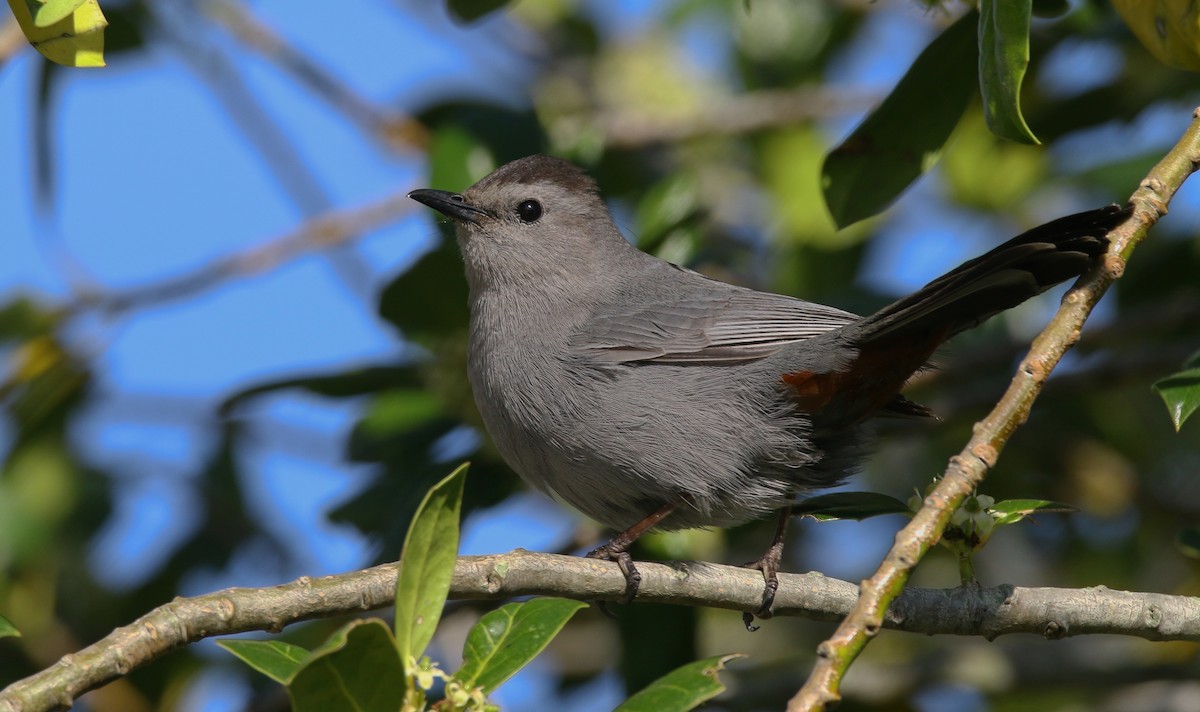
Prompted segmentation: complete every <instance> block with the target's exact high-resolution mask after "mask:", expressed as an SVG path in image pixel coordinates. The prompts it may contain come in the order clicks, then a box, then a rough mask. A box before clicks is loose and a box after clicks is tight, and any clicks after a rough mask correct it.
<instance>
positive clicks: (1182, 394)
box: [1154, 352, 1200, 432]
mask: <svg viewBox="0 0 1200 712" xmlns="http://www.w3.org/2000/svg"><path fill="white" fill-rule="evenodd" d="M1183 368H1184V370H1182V371H1180V372H1179V373H1176V374H1172V375H1170V376H1167V377H1166V378H1164V379H1162V380H1161V381H1158V382H1157V383H1155V384H1154V390H1156V391H1158V395H1159V397H1161V398H1162V399H1163V403H1165V404H1166V405H1167V412H1168V413H1170V414H1171V422H1172V423H1174V424H1175V432H1179V429H1180V428H1182V427H1183V423H1184V421H1186V420H1187V419H1188V418H1189V417H1191V415H1192V413H1195V412H1196V409H1197V408H1200V352H1197V353H1195V354H1193V355H1192V357H1191V358H1189V359H1188V361H1187V363H1185V364H1184V365H1183Z"/></svg>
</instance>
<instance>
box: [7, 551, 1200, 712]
mask: <svg viewBox="0 0 1200 712" xmlns="http://www.w3.org/2000/svg"><path fill="white" fill-rule="evenodd" d="M638 569H639V570H640V571H641V572H642V576H643V579H642V585H641V588H640V590H639V593H638V597H637V601H638V602H646V603H673V604H682V605H691V606H708V607H711V608H725V609H729V610H732V611H746V610H751V609H753V608H755V607H756V606H758V604H759V603H760V602H761V598H762V575H761V574H760V573H758V572H757V571H753V570H750V569H746V568H741V567H734V566H721V565H717V564H707V563H701V562H691V561H687V562H684V561H677V562H670V563H665V564H663V563H649V562H647V563H639V564H638ZM857 588H858V587H857V586H855V585H854V584H852V583H850V582H848V581H840V580H838V579H832V578H828V577H826V576H822V575H821V574H816V573H810V574H780V575H779V592H778V594H777V595H776V598H775V611H776V615H785V616H802V617H806V618H811V619H815V620H836V619H838V618H840V617H841V616H843V615H845V614H846V613H847V612H848V611H850V609H851V607H852V606H853V605H854V601H855V598H856V597H857V594H858V591H857ZM395 589H396V567H395V565H394V564H385V565H382V566H376V567H373V568H370V569H365V570H362V571H353V572H350V573H346V574H339V575H336V576H325V577H322V578H317V579H312V578H308V577H304V578H300V579H297V580H296V581H293V582H292V583H288V584H284V585H282V586H272V587H269V588H231V589H226V590H224V591H218V592H216V593H210V594H205V595H203V596H195V597H192V598H177V599H175V600H174V601H172V602H170V603H167V604H165V605H163V606H160V607H158V608H156V609H155V610H153V611H151V612H150V613H148V614H146V615H145V616H142V617H141V618H139V619H138V620H136V621H134V622H133V623H131V624H130V625H127V626H124V627H121V628H117V629H116V630H114V631H113V632H112V633H110V634H109V635H107V636H106V637H104V638H103V639H101V640H99V641H97V642H96V643H93V644H92V645H90V646H88V647H86V648H84V649H83V650H81V651H79V652H78V653H73V654H71V655H67V656H64V657H63V658H62V659H61V660H60V661H59V662H58V663H57V664H55V665H54V666H52V667H50V668H47V669H46V670H43V671H42V672H39V673H37V674H35V675H32V676H30V677H28V678H25V679H24V680H20V681H18V682H15V683H13V684H12V685H10V686H8V687H7V688H5V689H4V690H3V691H0V712H40V711H41V710H51V709H56V708H65V707H69V706H70V705H71V704H72V703H73V702H74V700H75V699H77V698H78V697H79V696H80V695H81V694H83V693H84V692H86V691H88V690H90V689H93V688H95V687H99V686H100V685H103V684H105V683H107V682H111V681H113V680H115V679H117V678H119V677H121V676H123V675H127V674H128V673H129V672H130V671H131V670H134V669H135V668H138V667H141V666H143V665H146V664H148V663H150V662H152V661H153V660H156V659H158V658H160V657H162V656H163V655H165V654H167V653H169V652H170V651H172V650H175V649H177V648H181V647H183V646H185V645H188V644H190V643H195V642H197V641H199V640H202V639H204V638H209V637H212V636H218V635H231V634H233V633H242V632H245V631H256V630H266V631H272V632H277V631H279V630H282V629H283V627H284V626H287V625H289V624H291V623H296V622H298V621H303V620H310V619H314V618H326V617H330V616H339V615H348V614H353V613H358V612H361V611H367V610H374V609H378V608H384V607H387V606H390V605H391V604H392V600H393V597H394V595H395ZM528 595H552V596H564V597H567V598H574V599H579V600H605V601H619V600H621V599H622V598H623V597H624V595H625V577H624V576H623V575H622V574H621V572H620V569H619V568H618V567H617V566H616V565H615V564H613V563H612V562H607V561H597V560H595V559H586V558H582V557H575V556H560V555H557V554H536V553H531V552H527V551H521V550H517V551H514V552H512V553H509V554H498V555H492V556H464V557H460V558H459V560H458V564H457V566H456V567H455V570H454V580H453V581H452V583H451V586H450V597H451V598H453V599H460V600H505V599H509V598H513V597H516V596H528ZM884 625H885V626H887V627H889V628H895V629H897V630H904V631H910V632H914V633H923V634H926V635H933V634H948V635H971V636H975V635H978V636H983V637H986V638H988V639H992V638H995V637H997V636H1000V635H1005V634H1009V633H1038V634H1041V635H1044V636H1046V637H1047V638H1051V639H1058V638H1064V637H1067V636H1072V635H1083V634H1088V633H1115V634H1120V635H1130V636H1136V637H1141V638H1146V639H1148V640H1188V641H1200V598H1189V597H1185V596H1170V595H1166V594H1158V593H1131V592H1124V591H1112V590H1109V589H1107V588H1104V587H1098V588H1089V589H1082V590H1074V589H1058V588H1021V587H1017V586H1010V585H1004V586H996V587H993V588H976V587H972V588H954V589H943V590H939V589H918V588H914V589H909V590H907V591H905V592H904V593H903V594H902V595H901V596H900V597H899V599H898V600H897V601H896V602H895V605H893V606H892V608H891V610H890V611H889V612H888V614H887V615H886V617H885V618H884Z"/></svg>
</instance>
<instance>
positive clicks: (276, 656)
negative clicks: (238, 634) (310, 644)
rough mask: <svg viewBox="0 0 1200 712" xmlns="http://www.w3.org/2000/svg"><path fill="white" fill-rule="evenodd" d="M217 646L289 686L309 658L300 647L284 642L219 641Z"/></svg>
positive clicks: (307, 653)
mask: <svg viewBox="0 0 1200 712" xmlns="http://www.w3.org/2000/svg"><path fill="white" fill-rule="evenodd" d="M217 645H219V646H221V647H222V648H225V649H226V650H228V651H229V652H230V653H233V655H234V656H236V657H237V658H238V659H239V660H241V661H242V662H244V663H246V664H247V665H249V666H250V667H252V668H254V669H255V670H257V671H259V672H261V673H262V674H264V675H266V676H267V677H269V678H271V679H272V680H274V681H275V682H278V683H282V684H284V685H286V684H287V682H288V680H290V679H291V678H292V675H295V674H296V671H297V670H299V669H300V668H301V666H302V664H303V663H304V661H305V660H306V659H307V658H308V656H309V652H308V651H307V650H305V649H304V648H301V647H300V646H299V645H292V644H291V643H285V642H283V641H282V640H238V639H232V640H218V641H217Z"/></svg>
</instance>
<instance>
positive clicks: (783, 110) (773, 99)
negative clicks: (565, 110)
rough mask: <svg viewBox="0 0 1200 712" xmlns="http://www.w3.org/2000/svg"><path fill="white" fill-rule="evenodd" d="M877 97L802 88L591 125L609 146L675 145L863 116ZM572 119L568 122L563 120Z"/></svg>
mask: <svg viewBox="0 0 1200 712" xmlns="http://www.w3.org/2000/svg"><path fill="white" fill-rule="evenodd" d="M879 100H880V96H879V95H878V94H877V93H853V92H848V91H845V90H830V89H827V88H824V87H816V86H809V87H801V88H799V89H789V90H786V91H768V90H762V91H756V92H752V93H748V94H742V95H739V96H731V97H728V98H725V99H722V100H721V101H712V102H706V103H705V104H704V105H703V107H702V109H701V110H699V111H697V112H695V113H691V114H684V115H655V114H646V113H633V112H628V111H623V112H607V113H601V114H600V115H599V116H598V117H597V118H596V119H595V121H594V122H589V121H588V120H586V119H583V118H580V119H578V121H579V123H580V125H581V126H582V125H587V124H589V123H590V125H591V126H592V127H593V129H594V130H595V131H596V132H597V133H599V134H600V135H601V136H603V137H604V140H605V143H606V144H607V145H608V146H610V147H612V148H622V149H627V148H638V147H641V146H646V145H649V144H659V143H678V142H680V141H684V140H687V139H692V138H697V137H700V136H728V135H734V134H744V133H752V132H755V131H761V130H763V129H767V128H772V127H775V126H794V125H795V124H797V123H802V122H805V121H811V120H812V119H820V118H828V117H830V116H845V115H847V114H854V113H860V112H864V111H866V110H867V109H870V108H871V107H873V106H875V105H876V104H878V103H879ZM563 120H564V121H571V120H572V119H569V118H568V119H563Z"/></svg>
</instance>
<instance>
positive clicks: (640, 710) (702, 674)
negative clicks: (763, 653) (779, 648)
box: [613, 655, 744, 712]
mask: <svg viewBox="0 0 1200 712" xmlns="http://www.w3.org/2000/svg"><path fill="white" fill-rule="evenodd" d="M740 657H744V656H742V655H717V656H715V657H711V658H706V659H704V660H697V661H696V662H694V663H688V664H687V665H684V666H683V667H680V668H677V669H676V670H673V671H671V672H669V673H667V674H666V675H663V676H662V677H660V678H658V679H657V680H655V681H654V682H653V683H651V684H650V686H649V687H646V688H645V689H643V690H642V691H641V692H638V693H637V694H636V695H634V696H633V697H630V698H629V699H628V700H625V702H624V703H622V704H621V705H620V706H619V707H617V708H616V709H615V710H613V712H683V711H684V710H691V709H695V708H696V707H698V706H699V705H700V704H701V703H703V702H705V701H707V700H711V699H712V698H714V697H716V696H717V695H719V694H721V693H722V692H724V691H725V685H723V684H721V680H720V679H719V678H718V677H717V673H719V672H720V671H721V670H723V669H725V663H727V662H729V661H730V660H733V659H734V658H740Z"/></svg>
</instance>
